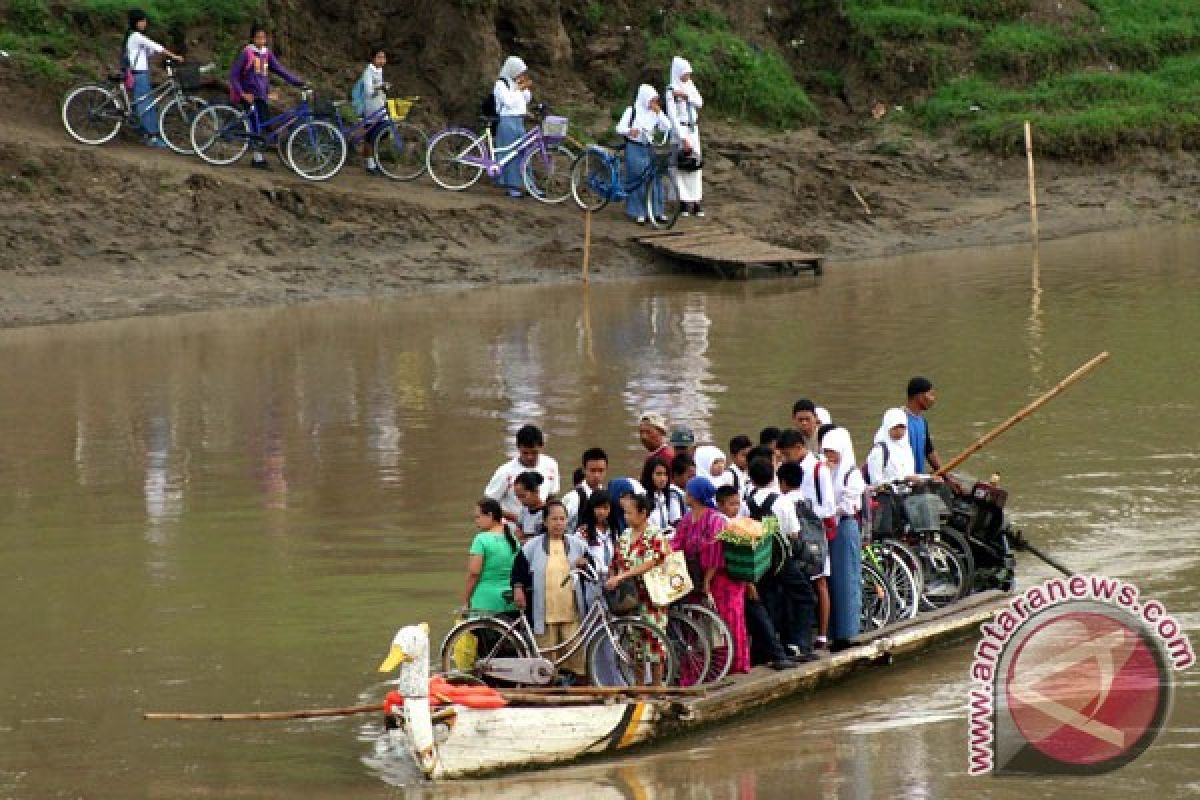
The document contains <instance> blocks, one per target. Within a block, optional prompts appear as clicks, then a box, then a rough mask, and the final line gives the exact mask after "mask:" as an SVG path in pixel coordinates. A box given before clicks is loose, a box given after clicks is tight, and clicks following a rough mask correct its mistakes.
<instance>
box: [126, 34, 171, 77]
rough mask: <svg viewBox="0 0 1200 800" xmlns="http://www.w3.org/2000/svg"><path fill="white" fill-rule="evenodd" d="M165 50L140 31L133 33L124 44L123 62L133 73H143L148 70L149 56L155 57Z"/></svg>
mask: <svg viewBox="0 0 1200 800" xmlns="http://www.w3.org/2000/svg"><path fill="white" fill-rule="evenodd" d="M165 49H166V48H164V47H163V46H162V45H161V44H159V43H158V42H156V41H154V40H153V39H151V38H150V37H149V36H147V35H146V34H144V33H142V32H141V31H134V32H133V33H132V34H131V35H130V37H129V41H128V42H126V43H125V60H126V61H128V62H129V68H130V69H131V70H133V71H134V72H145V71H146V70H148V69H150V56H156V55H158V54H159V53H161V52H162V51H163V50H165Z"/></svg>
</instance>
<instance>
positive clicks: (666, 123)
mask: <svg viewBox="0 0 1200 800" xmlns="http://www.w3.org/2000/svg"><path fill="white" fill-rule="evenodd" d="M616 130H617V133H618V134H620V135H621V136H624V137H625V175H624V177H623V180H624V181H625V185H626V186H629V185H630V184H632V183H634V182H636V181H637V179H638V176H639V175H641V174H642V173H643V172H645V171H646V168H647V167H649V166H650V164H651V162H652V161H653V159H654V136H655V134H656V133H658V132H662V133H667V132H669V131H670V130H671V121H670V120H669V119H667V116H666V115H665V114H663V113H662V102H661V100H660V99H659V96H658V92H657V91H655V89H654V87H653V86H650V85H649V84H645V83H643V84H642V85H641V86H639V87H638V93H637V99H636V100H634V102H633V105H631V106H630V107H629V108H627V109H625V113H623V114H622V115H621V118H620V119H619V120H617V128H616ZM657 189H658V187H657V185H656V186H655V190H656V191H655V193H654V195H655V196H654V206H655V207H654V208H652V209H647V208H646V187H644V186H641V187H638V190H637V191H634V192H631V193H630V195H629V197H627V198H626V199H625V213H626V214H627V215H629V216H630V217H632V218H633V219H634V220H635V221H636V222H637V224H639V225H643V224H645V222H646V216H647V215H648V214H658V215H659V216H662V198H661V197H660V196H659V192H658V191H657Z"/></svg>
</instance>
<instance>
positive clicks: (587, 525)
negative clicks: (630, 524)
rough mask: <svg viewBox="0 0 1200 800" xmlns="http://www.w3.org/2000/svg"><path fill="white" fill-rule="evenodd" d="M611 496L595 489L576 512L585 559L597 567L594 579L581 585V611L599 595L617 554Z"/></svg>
mask: <svg viewBox="0 0 1200 800" xmlns="http://www.w3.org/2000/svg"><path fill="white" fill-rule="evenodd" d="M612 507H613V503H612V498H611V497H610V496H609V494H608V491H607V490H605V489H596V490H595V491H594V492H592V493H591V495H590V496H589V497H588V499H587V500H586V501H585V502H584V506H583V509H582V510H581V511H580V512H579V527H578V528H577V529H576V531H575V535H576V536H578V537H579V538H580V539H581V540H582V541H583V544H584V547H586V548H587V553H588V559H589V560H590V561H591V562H592V566H593V567H594V568H595V569H596V577H597V579H598V581H597V582H596V583H587V584H585V585H584V590H583V594H584V600H585V601H586V602H585V605H584V612H585V613H586V611H587V609H589V608H591V607H592V603H593V602H594V601H595V600H596V599H597V598H598V597H599V596H600V595H601V593H602V591H601V587H602V586H603V585H604V582H605V581H606V580H608V573H609V570H610V569H611V568H612V562H613V557H614V556H615V554H616V547H617V535H616V532H615V531H613V529H612V525H611V524H610V522H609V517H610V516H611V515H612Z"/></svg>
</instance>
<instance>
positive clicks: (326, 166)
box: [287, 119, 346, 181]
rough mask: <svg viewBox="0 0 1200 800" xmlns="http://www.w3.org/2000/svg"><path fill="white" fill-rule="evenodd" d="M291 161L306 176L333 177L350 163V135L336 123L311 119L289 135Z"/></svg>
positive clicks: (299, 172)
mask: <svg viewBox="0 0 1200 800" xmlns="http://www.w3.org/2000/svg"><path fill="white" fill-rule="evenodd" d="M287 163H288V165H289V166H290V167H291V168H292V169H293V170H295V172H296V174H297V175H299V176H300V177H301V178H304V179H305V180H310V181H326V180H329V179H330V178H332V177H333V176H334V175H336V174H338V171H339V170H341V168H342V165H343V164H345V163H346V137H344V136H342V132H341V131H340V130H338V129H337V126H335V125H331V124H330V123H328V122H325V121H324V120H319V119H314V120H309V121H308V122H306V123H304V124H303V125H300V126H299V127H297V128H296V130H294V131H292V135H291V136H289V137H288V140H287Z"/></svg>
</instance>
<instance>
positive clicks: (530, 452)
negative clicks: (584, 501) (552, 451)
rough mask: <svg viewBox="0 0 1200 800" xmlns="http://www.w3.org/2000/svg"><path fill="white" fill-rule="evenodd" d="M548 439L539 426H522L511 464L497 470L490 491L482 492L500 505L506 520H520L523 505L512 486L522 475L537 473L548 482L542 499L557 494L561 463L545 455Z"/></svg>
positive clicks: (544, 487)
mask: <svg viewBox="0 0 1200 800" xmlns="http://www.w3.org/2000/svg"><path fill="white" fill-rule="evenodd" d="M545 446H546V439H545V437H543V436H542V431H541V429H539V428H538V427H537V426H536V425H523V426H521V429H520V430H518V431H517V455H516V457H515V458H513V460H512V461H506V462H504V463H503V464H501V465H500V466H498V467H496V471H495V472H494V473H493V474H492V479H491V480H490V481H488V484H487V488H485V489H484V490H483V494H484V495H485V496H486V497H490V498H492V499H493V500H495V501H497V502H498V503H500V508H501V509H502V510H503V511H504V518H505V519H507V520H509V521H511V522H516V521H517V514H519V513H520V511H521V503H520V502H519V501H518V500H517V495H516V494H515V493H514V492H513V483H514V482H515V481H516V479H517V476H518V475H520V474H521V473H522V472H537V473H539V474H540V475H541V476H542V477H543V478H544V479H545V480H544V481H543V482H542V485H541V487H540V489H539V492H540V494H541V496H542V500H545V499H546V498H548V497H549V496H550V495H552V494H555V495H556V494H558V490H559V473H558V462H557V461H555V460H554V459H553V458H551V457H550V456H548V455H546V454H544V453H543V452H542V450H543V449H544V448H545Z"/></svg>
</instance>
